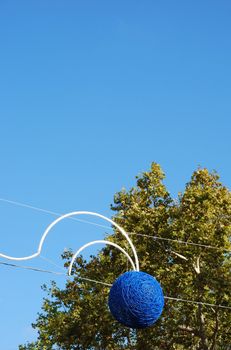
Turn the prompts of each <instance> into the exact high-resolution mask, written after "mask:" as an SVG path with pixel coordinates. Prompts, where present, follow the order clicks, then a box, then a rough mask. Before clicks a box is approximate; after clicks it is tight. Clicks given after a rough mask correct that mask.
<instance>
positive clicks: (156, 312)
mask: <svg viewBox="0 0 231 350" xmlns="http://www.w3.org/2000/svg"><path fill="white" fill-rule="evenodd" d="M108 305H109V308H110V311H111V313H112V315H113V316H114V318H115V319H116V320H117V321H119V322H120V323H122V324H123V325H124V326H127V327H130V328H146V327H149V326H151V325H152V324H153V323H155V322H156V321H157V320H158V318H159V317H160V315H161V313H162V310H163V307H164V296H163V291H162V288H161V286H160V284H159V282H157V280H156V279H155V278H154V277H152V276H151V275H149V274H148V273H145V272H138V271H129V272H125V273H124V274H123V275H121V276H120V277H119V278H118V279H117V280H116V281H115V282H114V284H113V285H112V287H111V290H110V294H109V300H108Z"/></svg>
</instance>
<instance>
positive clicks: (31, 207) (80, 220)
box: [0, 198, 113, 230]
mask: <svg viewBox="0 0 231 350" xmlns="http://www.w3.org/2000/svg"><path fill="white" fill-rule="evenodd" d="M0 201H1V202H5V203H9V204H14V205H17V206H18V207H23V208H28V209H32V210H36V211H40V212H42V213H46V214H51V215H54V216H62V215H63V213H58V212H55V211H51V210H47V209H43V208H39V207H35V206H33V205H30V204H27V203H22V202H17V201H12V200H9V199H5V198H0ZM68 219H69V220H74V221H78V222H82V223H84V224H90V225H94V226H98V227H103V228H106V229H110V230H113V228H112V227H110V226H106V225H101V224H97V223H95V222H91V221H88V220H83V219H77V218H73V217H69V218H68Z"/></svg>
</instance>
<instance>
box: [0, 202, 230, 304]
mask: <svg viewBox="0 0 231 350" xmlns="http://www.w3.org/2000/svg"><path fill="white" fill-rule="evenodd" d="M0 201H2V202H6V203H9V204H13V205H16V206H20V207H24V208H29V209H32V210H36V211H39V212H43V213H46V214H50V215H55V216H60V215H62V214H61V213H58V212H54V211H51V210H47V209H44V208H39V207H36V206H32V205H30V204H27V203H23V202H18V201H13V200H9V199H6V198H0ZM68 219H70V220H75V221H78V222H82V223H86V224H90V225H94V226H98V227H102V228H105V229H110V230H113V228H112V227H110V226H106V225H101V224H97V223H95V222H92V221H89V220H82V219H77V218H73V217H69V218H68ZM127 233H129V234H131V235H137V236H143V237H146V238H152V239H158V240H164V241H170V242H174V243H179V244H185V245H192V246H197V247H202V248H210V249H219V250H220V249H221V248H220V247H215V246H211V245H206V244H200V243H194V242H188V241H182V240H177V239H171V238H165V237H159V236H153V235H146V234H139V233H135V232H127ZM222 250H223V251H226V252H230V251H227V250H224V249H222ZM40 257H41V258H42V259H43V260H46V261H48V262H50V263H51V264H53V265H54V266H56V267H58V268H61V267H60V266H58V265H57V264H55V263H54V262H53V261H52V260H50V259H48V258H46V257H44V256H40ZM0 264H1V265H4V266H8V267H13V268H21V269H26V270H31V271H35V272H42V273H49V274H54V275H66V273H64V272H56V271H51V270H46V269H40V268H35V267H31V266H25V265H17V264H12V263H6V262H0ZM61 269H62V270H64V269H63V268H61ZM77 279H79V280H83V281H88V282H93V283H98V284H102V285H105V286H107V287H111V286H112V284H109V283H106V282H102V281H97V280H94V279H90V278H86V277H80V276H77ZM165 299H167V300H173V301H178V302H185V303H193V304H197V305H205V306H209V307H217V308H223V309H229V310H230V309H231V307H229V306H225V305H220V304H218V305H216V304H211V303H205V302H201V301H195V300H189V299H182V298H175V297H168V296H165Z"/></svg>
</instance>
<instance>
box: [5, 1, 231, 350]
mask: <svg viewBox="0 0 231 350" xmlns="http://www.w3.org/2000/svg"><path fill="white" fill-rule="evenodd" d="M230 16H231V2H230V1H229V0H227V1H225V0H217V1H214V0H210V1H208V0H205V1H199V0H196V1H183V0H182V1H179V0H175V1H170V0H166V1H153V0H145V1H138V0H135V1H134V0H116V1H114V0H113V1H108V0H97V1H96V0H81V1H80V0H33V1H31V0H28V1H26V0H20V1H18V0H17V1H16V0H8V1H1V2H0V121H1V124H0V152H1V153H0V162H1V171H0V184H1V185H0V197H3V198H8V199H11V200H16V201H21V202H25V203H30V204H32V205H35V206H38V207H42V208H47V209H50V210H53V211H57V212H62V213H63V212H68V211H70V210H92V211H98V212H100V213H102V214H105V215H108V216H110V215H111V212H110V203H112V200H113V194H114V193H115V192H116V191H118V190H120V189H121V188H122V187H126V188H129V187H130V186H132V185H133V184H134V183H135V181H134V177H135V175H136V174H138V173H140V172H141V171H145V170H147V169H149V167H150V164H151V162H152V161H156V162H158V163H160V164H161V166H162V167H163V169H164V171H165V173H166V176H167V178H166V182H165V183H166V185H167V186H168V188H169V190H170V192H171V194H172V195H173V196H176V195H177V193H178V191H181V190H183V189H184V186H185V183H186V182H187V181H188V180H189V179H190V176H191V173H192V171H193V170H195V168H197V166H198V165H201V166H205V167H208V168H209V169H210V170H212V169H216V170H217V171H218V172H219V173H220V175H221V180H222V181H223V183H224V184H225V185H227V186H228V187H230V185H231V165H230V146H231V138H230V129H231V103H230V100H231V64H230V62H231V40H230V38H231V22H230ZM84 219H85V218H84ZM52 220H53V217H52V216H51V215H46V214H43V213H39V212H36V211H33V210H30V209H25V208H20V207H16V206H13V205H10V204H7V203H3V202H1V201H0V232H1V234H0V246H1V249H0V251H1V252H5V253H8V254H11V255H18V256H20V255H21V256H22V255H24V254H25V255H27V254H31V253H33V252H34V251H35V250H36V248H37V244H38V241H39V238H40V236H41V234H42V232H43V230H44V229H45V227H46V225H48V224H49V223H50V222H51V221H52ZM104 232H105V231H104V230H103V229H99V228H96V227H93V226H90V225H83V224H78V223H76V222H65V223H63V224H60V226H59V227H58V228H57V229H56V230H54V232H53V233H52V234H51V235H50V236H49V238H48V240H47V242H46V245H45V249H44V253H43V254H44V255H45V256H46V257H48V258H50V259H52V260H54V261H55V262H56V263H57V264H59V265H61V260H60V258H59V256H60V253H61V252H62V250H63V248H64V247H71V248H73V249H74V250H75V249H77V248H78V247H79V246H80V245H81V244H83V243H86V242H87V241H89V240H91V239H100V238H102V237H103V235H104ZM1 261H4V260H3V259H1ZM28 264H30V265H31V266H37V267H43V268H53V269H55V267H52V266H51V265H50V264H49V263H48V262H45V261H43V260H41V259H37V260H36V261H33V262H29V263H28ZM0 273H1V292H0V307H1V319H2V322H1V330H0V349H4V350H15V349H17V345H18V344H20V343H24V342H25V341H27V340H32V339H33V338H34V337H35V334H34V332H33V331H32V330H31V327H30V324H31V322H32V321H34V320H35V318H36V312H38V311H39V310H40V306H41V302H42V297H43V296H44V293H43V292H42V291H41V289H40V285H41V284H43V283H45V282H49V280H50V278H51V277H50V276H47V275H45V274H39V273H35V272H30V271H23V270H16V269H10V268H6V267H3V266H2V267H0ZM54 279H56V281H57V282H58V284H59V285H63V283H64V281H65V277H57V278H56V277H54Z"/></svg>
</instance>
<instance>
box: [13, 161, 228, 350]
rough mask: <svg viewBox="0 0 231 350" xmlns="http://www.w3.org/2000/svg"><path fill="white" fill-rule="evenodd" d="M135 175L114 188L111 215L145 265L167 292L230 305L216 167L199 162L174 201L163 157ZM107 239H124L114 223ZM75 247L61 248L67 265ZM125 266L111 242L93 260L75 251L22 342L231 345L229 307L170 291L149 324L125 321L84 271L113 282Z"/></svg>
mask: <svg viewBox="0 0 231 350" xmlns="http://www.w3.org/2000/svg"><path fill="white" fill-rule="evenodd" d="M136 180H137V183H136V187H134V188H131V189H130V190H129V191H126V190H122V191H121V192H119V193H117V194H116V195H115V198H114V204H113V205H112V210H113V211H114V212H115V215H114V220H115V221H116V222H118V223H119V224H120V225H121V226H122V227H124V228H125V230H126V231H127V232H129V233H130V237H131V238H132V240H133V242H134V244H135V246H136V249H137V252H138V256H139V260H140V265H141V270H142V271H146V272H148V273H150V274H151V275H153V276H155V277H156V278H157V279H158V280H159V281H160V282H161V285H162V287H163V290H164V294H165V295H166V296H170V297H175V298H181V299H188V300H195V301H201V302H206V303H211V304H216V305H217V304H222V305H225V306H230V290H231V277H230V270H231V269H230V267H231V259H230V250H231V244H230V232H231V193H230V192H229V190H228V189H227V188H226V187H224V186H223V185H222V184H221V183H220V182H219V177H218V175H217V174H216V173H215V172H212V173H209V171H208V170H207V169H198V170H196V171H195V172H194V173H193V175H192V177H191V180H190V182H189V183H188V184H187V185H186V188H185V191H184V193H181V194H179V197H178V199H177V201H176V200H175V201H174V200H173V199H172V198H171V197H170V195H169V193H168V192H167V190H166V188H165V186H164V184H163V180H164V173H163V171H162V170H161V168H160V166H159V165H158V164H156V163H153V164H152V166H151V169H150V171H149V172H144V173H143V174H141V175H140V176H138V177H137V178H136ZM158 238H162V239H158ZM107 239H109V240H111V241H114V242H116V243H119V244H120V245H122V246H124V247H127V243H126V241H125V240H124V239H123V237H121V234H120V233H118V232H117V230H115V232H114V235H108V236H107ZM175 240H176V241H183V242H188V243H187V244H180V243H179V242H176V241H175ZM192 242H194V243H197V244H199V245H206V246H211V248H208V247H203V246H199V245H198V246H196V245H191V244H190V243H192ZM212 247H213V248H212ZM214 247H215V248H214ZM127 248H128V247H127ZM71 255H72V254H71V252H66V253H65V254H63V259H64V261H65V266H66V267H67V266H68V265H69V262H70V259H71ZM128 268H129V266H128V263H127V261H126V257H123V256H122V255H121V254H120V252H118V251H117V250H115V249H113V248H111V247H105V248H104V249H102V250H101V251H100V253H99V254H98V255H97V256H92V257H91V259H90V261H85V260H84V259H83V258H82V257H80V258H78V259H77V261H76V263H75V264H74V274H75V275H74V278H73V279H70V280H67V283H66V287H65V289H60V288H58V286H57V285H56V283H54V282H53V283H52V284H51V286H50V287H49V288H47V287H44V289H45V290H46V292H47V298H45V299H44V303H43V306H42V312H41V313H39V315H38V318H37V320H36V322H35V323H34V325H33V327H34V328H36V329H37V330H38V339H37V341H36V342H35V343H32V344H27V345H25V346H19V349H20V350H29V349H30V350H31V349H33V350H37V349H39V350H42V349H45V350H49V349H52V350H53V349H63V350H74V349H78V350H117V349H118V350H119V349H129V350H132V349H136V350H157V349H166V350H174V349H176V350H184V349H190V350H228V349H230V333H231V312H230V310H228V309H221V308H217V307H208V306H205V305H202V304H199V305H198V304H194V303H186V302H179V301H174V300H170V299H166V304H165V308H164V312H163V314H162V317H161V318H160V319H159V321H158V322H157V323H156V324H155V325H153V326H152V327H150V328H148V329H144V330H131V329H128V328H126V327H123V326H121V325H120V324H119V323H118V322H116V321H115V320H114V319H113V317H112V316H111V314H110V312H109V311H108V307H107V298H108V292H109V288H108V287H107V286H105V285H101V284H96V283H93V282H89V281H86V280H83V279H82V280H81V279H80V277H81V278H89V279H94V280H98V281H102V280H103V281H104V282H106V283H109V284H110V283H112V282H113V281H114V280H115V278H116V277H117V276H119V275H120V274H122V273H123V272H125V271H126V270H127V269H128Z"/></svg>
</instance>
